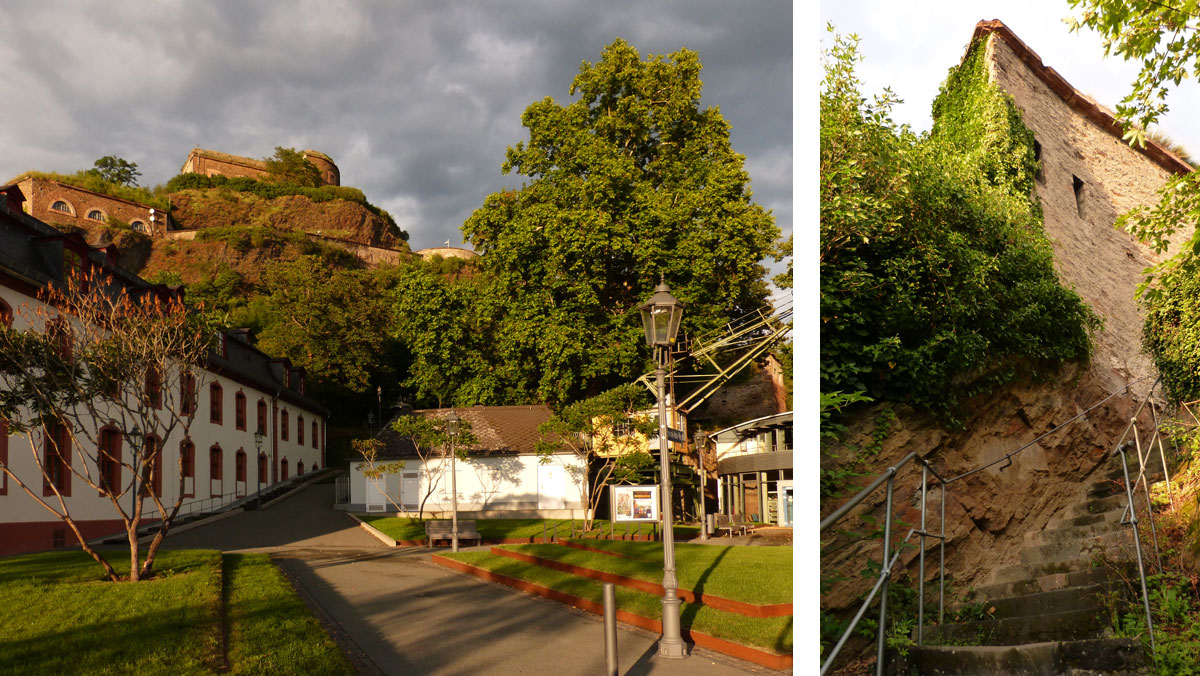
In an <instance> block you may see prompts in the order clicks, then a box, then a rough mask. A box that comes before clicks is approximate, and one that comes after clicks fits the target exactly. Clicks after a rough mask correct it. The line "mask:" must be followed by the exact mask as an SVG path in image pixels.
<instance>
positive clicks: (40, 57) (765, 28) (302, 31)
mask: <svg viewBox="0 0 1200 676" xmlns="http://www.w3.org/2000/svg"><path fill="white" fill-rule="evenodd" d="M617 37H622V38H624V39H626V40H627V41H628V42H630V43H631V44H632V45H634V46H635V47H636V48H637V49H638V51H639V52H641V54H642V55H643V56H646V55H648V54H669V53H671V52H674V51H676V50H678V49H679V48H680V47H687V48H688V49H692V50H694V51H696V52H698V53H699V55H700V60H701V63H703V64H704V70H703V72H702V75H701V77H702V79H703V80H704V83H705V88H704V93H703V98H702V105H704V106H717V107H719V108H720V109H721V112H722V114H723V115H724V116H725V117H726V119H727V120H728V121H729V122H730V123H731V124H732V125H733V132H732V133H733V144H734V148H735V149H736V150H737V151H738V152H740V153H742V154H743V155H745V156H746V164H747V169H748V170H749V172H750V176H751V179H752V187H753V189H754V191H755V199H756V201H758V202H759V203H760V204H762V205H763V206H765V207H767V208H770V209H773V210H774V212H775V216H776V219H777V223H778V225H779V226H780V228H781V229H782V230H784V232H785V234H786V233H787V232H790V231H791V227H792V223H791V219H792V210H791V200H792V195H791V192H792V189H791V188H792V185H791V171H792V155H791V147H792V133H791V120H792V87H791V82H792V77H791V65H792V57H791V49H792V38H791V7H790V4H789V3H788V2H786V0H772V1H761V2H745V3H739V2H728V1H724V2H721V1H708V0H706V1H695V0H689V1H684V0H678V1H674V2H659V3H640V2H632V1H624V2H607V3H597V2H572V3H567V2H560V1H553V2H552V1H545V2H505V3H485V2H436V3H434V2H411V3H384V2H352V3H339V2H330V1H320V2H303V3H293V2H287V3H285V2H204V3H196V2H190V3H169V4H168V3H148V2H137V3H134V2H123V3H114V2H105V3H95V4H84V3H76V2H71V3H67V2H40V3H22V4H20V5H15V6H13V7H9V8H7V9H6V12H5V13H4V14H0V62H3V63H5V64H7V65H8V69H7V70H6V76H5V78H3V84H0V100H2V101H3V103H2V104H0V105H2V106H3V109H2V110H3V116H2V117H3V119H4V124H3V125H2V126H0V143H2V144H3V153H0V180H2V179H4V178H9V177H12V176H13V175H15V174H17V173H18V172H20V171H23V170H26V169H42V170H48V171H64V172H70V171H74V170H76V169H80V168H86V167H89V166H91V162H92V161H93V160H94V159H95V158H97V157H100V156H102V155H109V154H116V155H120V156H122V157H125V158H126V159H129V160H131V161H134V162H137V163H138V166H139V167H140V168H141V169H142V171H143V174H144V176H143V183H147V184H154V183H159V182H163V181H165V180H167V179H168V178H170V177H171V176H173V175H174V174H175V173H176V172H177V171H178V169H179V166H180V165H181V164H182V163H183V160H184V159H185V157H186V155H187V152H188V150H189V149H191V148H192V147H194V146H200V147H206V148H212V149H215V150H222V151H225V152H231V153H236V154H242V155H249V156H255V157H261V156H264V155H268V154H270V153H271V152H272V151H273V148H274V147H275V146H290V147H296V148H315V149H317V150H321V151H323V152H326V153H328V154H329V155H330V156H332V157H333V158H334V160H335V161H336V162H337V163H338V166H339V168H340V169H341V171H342V180H343V183H344V184H346V185H354V186H357V187H359V188H362V189H363V191H364V192H365V193H366V195H367V197H368V199H370V200H371V201H372V202H374V203H376V204H378V205H380V206H381V207H383V208H385V209H387V210H388V211H390V212H391V213H392V214H393V216H395V217H396V219H397V221H398V222H399V223H400V225H401V227H403V228H404V229H406V230H407V231H408V232H409V233H410V235H411V243H412V245H413V246H414V248H421V247H426V246H431V245H434V244H439V243H441V242H443V241H445V240H446V239H450V240H451V241H452V242H453V243H458V242H460V241H461V234H460V233H459V231H458V228H459V226H461V224H462V222H463V220H465V219H466V218H467V217H468V216H469V215H470V214H471V212H472V211H473V210H474V209H475V208H476V207H478V206H479V204H480V203H481V202H482V201H483V198H484V197H485V196H486V195H487V194H489V193H491V192H494V191H495V190H497V189H499V188H500V187H503V186H514V187H515V186H517V185H519V184H520V177H516V176H507V177H506V176H503V175H502V174H501V173H500V165H501V163H502V162H503V161H504V151H505V149H506V148H507V147H508V146H510V145H512V144H515V143H516V142H518V141H521V140H523V139H525V138H526V137H527V135H526V133H525V130H524V129H523V128H522V127H521V124H520V116H521V113H522V111H523V110H524V109H525V107H526V106H527V105H529V104H530V103H532V102H533V101H536V100H539V99H541V98H543V97H546V96H550V97H553V98H554V99H556V100H557V101H559V102H566V101H568V100H570V96H569V94H568V90H569V87H570V83H571V80H572V78H573V77H574V76H575V74H576V73H577V72H578V69H579V65H580V62H582V61H585V60H586V61H590V62H594V61H596V60H598V59H599V58H600V53H601V51H602V50H603V49H604V47H605V46H606V45H608V44H610V43H611V42H612V41H613V40H614V39H615V38H617Z"/></svg>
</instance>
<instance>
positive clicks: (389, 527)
mask: <svg viewBox="0 0 1200 676" xmlns="http://www.w3.org/2000/svg"><path fill="white" fill-rule="evenodd" d="M358 518H360V519H362V520H363V521H365V522H367V523H369V524H371V526H372V527H374V528H377V529H379V531H380V532H382V533H384V534H385V535H387V536H388V537H390V538H392V539H394V540H424V539H425V522H424V521H421V520H419V519H413V518H408V517H395V516H384V515H382V514H359V515H358ZM426 520H428V519H426ZM543 524H544V525H545V529H546V530H545V533H546V535H547V536H551V535H553V534H554V528H555V526H556V525H557V526H558V536H559V537H560V538H566V537H568V536H569V535H570V533H571V530H572V528H574V530H575V532H576V534H578V532H579V529H580V528H582V527H583V519H476V520H475V529H476V530H478V531H479V534H480V536H482V537H483V538H484V539H488V540H492V539H495V540H499V539H503V538H529V537H539V538H540V537H542V532H543V531H542V526H543ZM626 525H627V524H624V523H622V524H620V525H618V526H617V528H616V533H617V534H618V535H621V534H623V533H625V532H626ZM652 525H653V524H649V523H636V524H632V525H630V529H629V532H631V533H637V534H641V535H646V534H649V533H650V532H651V531H652ZM608 533H609V522H608V521H601V520H596V521H594V522H593V523H592V530H590V531H588V536H589V537H597V536H600V535H604V536H607V535H608ZM699 533H700V527H699V526H680V525H676V526H675V537H676V538H680V539H691V538H693V537H695V536H696V535H698V534H699Z"/></svg>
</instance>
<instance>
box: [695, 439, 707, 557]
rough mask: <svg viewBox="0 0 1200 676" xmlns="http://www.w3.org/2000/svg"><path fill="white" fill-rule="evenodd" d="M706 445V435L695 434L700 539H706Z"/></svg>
mask: <svg viewBox="0 0 1200 676" xmlns="http://www.w3.org/2000/svg"><path fill="white" fill-rule="evenodd" d="M706 445H708V435H707V434H705V433H704V432H700V431H697V432H696V460H697V461H698V463H699V465H698V466H699V468H700V539H701V540H707V539H708V515H706V514H705V513H704V447H705V446H706Z"/></svg>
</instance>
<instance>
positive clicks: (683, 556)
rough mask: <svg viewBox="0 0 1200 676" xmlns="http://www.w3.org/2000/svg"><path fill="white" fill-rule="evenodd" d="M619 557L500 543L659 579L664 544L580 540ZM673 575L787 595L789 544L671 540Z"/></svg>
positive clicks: (732, 594)
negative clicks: (755, 545)
mask: <svg viewBox="0 0 1200 676" xmlns="http://www.w3.org/2000/svg"><path fill="white" fill-rule="evenodd" d="M580 542H582V543H583V544H586V545H587V546H589V547H595V548H598V549H606V550H609V551H612V552H614V553H619V554H621V556H619V557H618V556H610V555H607V554H599V553H596V552H587V551H580V550H578V549H572V548H570V547H564V546H561V545H540V544H539V545H505V549H512V550H514V551H519V552H524V553H526V554H530V555H532V556H540V557H542V558H548V559H554V560H556V561H561V562H563V563H569V564H573V565H576V566H580V567H583V568H591V569H593V570H602V571H605V572H610V573H616V574H618V575H624V576H626V577H632V578H636V579H639V580H646V581H647V582H654V583H661V582H662V576H663V549H662V544H661V543H659V542H621V541H593V540H587V541H580ZM675 574H676V577H677V578H678V580H679V586H680V587H681V588H684V589H690V590H692V591H698V592H700V593H703V594H712V595H713V596H720V597H723V598H727V599H733V600H735V601H742V602H745V603H754V604H768V603H788V602H790V601H791V600H792V548H791V547H745V546H721V545H689V544H684V543H679V544H676V545H675Z"/></svg>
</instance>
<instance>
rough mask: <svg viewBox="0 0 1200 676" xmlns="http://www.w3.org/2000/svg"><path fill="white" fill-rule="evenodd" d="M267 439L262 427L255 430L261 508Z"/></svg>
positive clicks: (256, 472)
mask: <svg viewBox="0 0 1200 676" xmlns="http://www.w3.org/2000/svg"><path fill="white" fill-rule="evenodd" d="M266 437H267V435H265V434H263V429H262V428H261V427H260V428H258V429H256V430H254V465H255V468H254V473H255V474H257V475H258V503H259V506H260V507H261V506H262V483H263V471H262V469H263V464H262V445H263V439H265V438H266ZM235 478H236V477H235Z"/></svg>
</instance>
